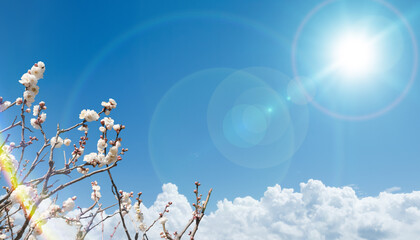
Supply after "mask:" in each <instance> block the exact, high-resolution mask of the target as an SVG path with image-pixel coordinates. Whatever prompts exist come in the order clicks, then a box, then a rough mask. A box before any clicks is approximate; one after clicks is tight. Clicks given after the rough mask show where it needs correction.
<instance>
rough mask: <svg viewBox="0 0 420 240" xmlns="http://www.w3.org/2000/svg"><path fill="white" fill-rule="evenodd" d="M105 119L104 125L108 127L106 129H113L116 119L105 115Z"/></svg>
mask: <svg viewBox="0 0 420 240" xmlns="http://www.w3.org/2000/svg"><path fill="white" fill-rule="evenodd" d="M103 121H104V125H105V127H106V129H108V130H111V129H112V127H113V126H114V119H112V118H110V117H105V118H104V119H103Z"/></svg>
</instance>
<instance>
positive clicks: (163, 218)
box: [159, 217, 168, 224]
mask: <svg viewBox="0 0 420 240" xmlns="http://www.w3.org/2000/svg"><path fill="white" fill-rule="evenodd" d="M159 221H160V223H161V224H165V223H166V222H167V221H168V218H166V217H161V218H160V220H159Z"/></svg>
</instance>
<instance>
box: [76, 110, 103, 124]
mask: <svg viewBox="0 0 420 240" xmlns="http://www.w3.org/2000/svg"><path fill="white" fill-rule="evenodd" d="M79 118H80V119H84V120H86V121H87V122H92V121H97V120H98V119H99V115H98V114H97V113H96V112H95V111H94V110H90V109H87V110H86V109H83V110H82V112H80V114H79Z"/></svg>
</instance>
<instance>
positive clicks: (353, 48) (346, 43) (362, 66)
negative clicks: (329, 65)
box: [333, 34, 375, 76]
mask: <svg viewBox="0 0 420 240" xmlns="http://www.w3.org/2000/svg"><path fill="white" fill-rule="evenodd" d="M374 50H375V49H374V45H373V43H372V41H371V40H370V39H368V38H367V37H365V36H363V35H356V34H347V35H345V36H344V37H343V38H341V39H339V40H338V41H337V44H336V45H335V46H334V48H333V57H334V62H335V64H336V66H337V68H338V69H339V70H340V72H342V73H343V74H344V75H346V76H361V75H365V74H367V73H368V72H369V71H371V70H372V66H373V63H374V60H375V59H374V58H375V51H374Z"/></svg>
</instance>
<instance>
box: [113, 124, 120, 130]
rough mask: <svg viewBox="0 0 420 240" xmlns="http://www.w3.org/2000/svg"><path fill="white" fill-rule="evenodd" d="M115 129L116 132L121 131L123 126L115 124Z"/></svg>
mask: <svg viewBox="0 0 420 240" xmlns="http://www.w3.org/2000/svg"><path fill="white" fill-rule="evenodd" d="M113 128H114V130H115V131H119V130H121V125H120V124H115V125H114V127H113Z"/></svg>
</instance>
